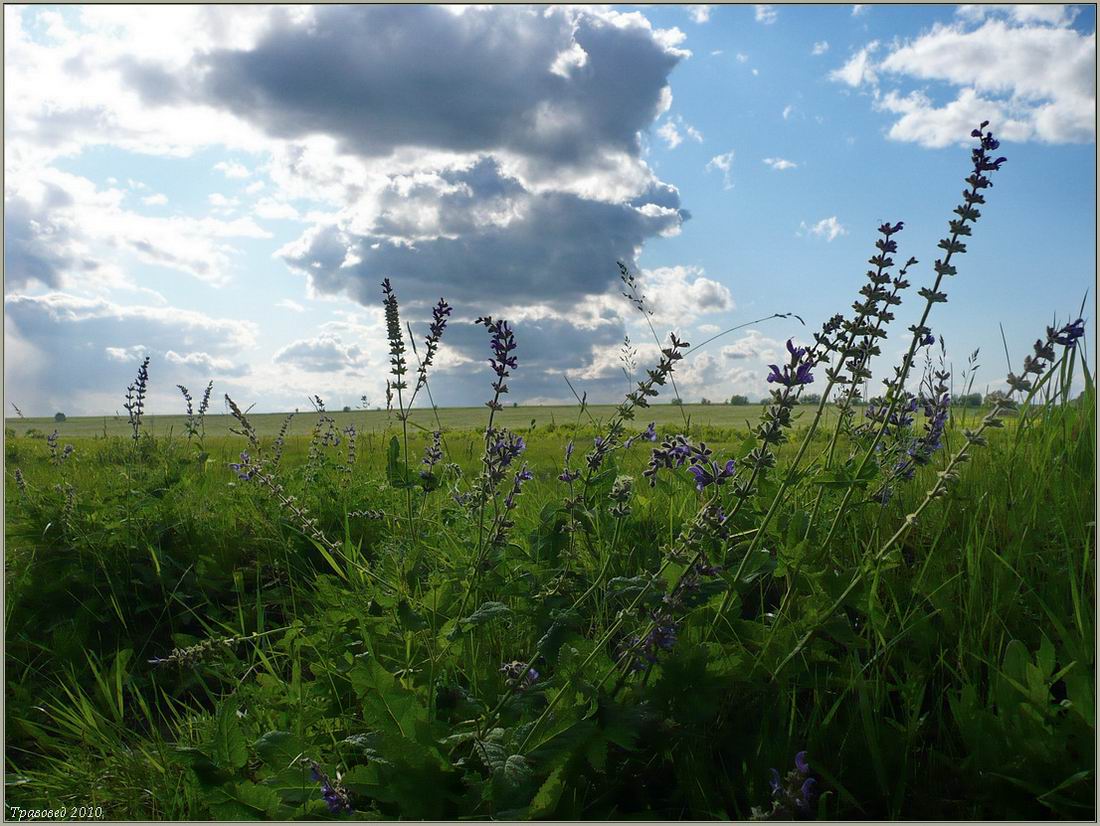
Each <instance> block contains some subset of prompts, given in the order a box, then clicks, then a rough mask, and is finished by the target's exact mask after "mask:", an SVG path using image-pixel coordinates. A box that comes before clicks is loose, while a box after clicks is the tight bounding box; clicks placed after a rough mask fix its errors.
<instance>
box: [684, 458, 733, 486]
mask: <svg viewBox="0 0 1100 826" xmlns="http://www.w3.org/2000/svg"><path fill="white" fill-rule="evenodd" d="M688 470H689V471H690V472H691V473H692V474H693V475H694V476H695V489H696V490H697V491H702V490H703V489H704V488H706V487H709V486H710V485H721V484H722V483H723V482H724V481H726V480H727V479H730V478H732V477H733V475H734V462H733V459H728V460H727V461H726V464H725V466H724V467H719V466H718V463H717V462H710V463H709V465H707V464H702V465H692V466H691V467H689V468H688Z"/></svg>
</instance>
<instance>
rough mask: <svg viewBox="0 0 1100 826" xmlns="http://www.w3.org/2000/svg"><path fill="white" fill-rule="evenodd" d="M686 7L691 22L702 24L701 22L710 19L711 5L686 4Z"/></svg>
mask: <svg viewBox="0 0 1100 826" xmlns="http://www.w3.org/2000/svg"><path fill="white" fill-rule="evenodd" d="M686 8H687V13H688V16H689V17H691V22H692V23H699V24H702V23H706V22H707V21H708V20H710V12H711V7H710V6H702V5H695V6H687V7H686Z"/></svg>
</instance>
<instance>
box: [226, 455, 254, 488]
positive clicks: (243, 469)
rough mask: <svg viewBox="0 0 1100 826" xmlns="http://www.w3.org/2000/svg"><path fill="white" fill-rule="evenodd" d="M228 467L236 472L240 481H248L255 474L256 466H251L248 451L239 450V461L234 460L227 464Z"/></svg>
mask: <svg viewBox="0 0 1100 826" xmlns="http://www.w3.org/2000/svg"><path fill="white" fill-rule="evenodd" d="M229 469H230V470H231V471H233V472H234V473H236V474H237V478H238V479H240V480H241V481H242V482H248V481H250V480H251V479H252V477H253V476H255V475H256V468H255V467H253V466H252V457H251V456H249V455H248V451H245V450H242V451H241V461H240V463H239V464H238V463H236V462H234V463H233V464H231V465H230V466H229Z"/></svg>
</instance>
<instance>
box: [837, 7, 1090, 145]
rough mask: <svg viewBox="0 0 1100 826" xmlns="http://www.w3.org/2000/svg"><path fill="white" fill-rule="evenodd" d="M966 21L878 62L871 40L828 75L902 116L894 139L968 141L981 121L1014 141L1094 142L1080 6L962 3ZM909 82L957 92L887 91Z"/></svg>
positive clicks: (898, 47)
mask: <svg viewBox="0 0 1100 826" xmlns="http://www.w3.org/2000/svg"><path fill="white" fill-rule="evenodd" d="M958 17H959V19H958V20H957V21H955V22H953V23H951V24H948V25H945V24H936V25H934V26H933V27H932V28H931V30H929V31H927V32H925V33H923V34H921V35H920V36H918V37H916V38H914V39H912V40H908V41H904V42H895V43H894V44H893V45H892V46H891V48H890V51H889V53H888V54H886V55H885V56H884V57H883V58H882V59H881V60H879V61H877V62H875V60H874V59H873V58H872V54H873V53H874V52H875V50H876V48H877V47H878V45H879V44H878V43H877V42H872V43H870V44H868V45H867V46H866V47H864V48H863V49H861V50H859V51H858V52H856V54H854V55H853V56H852V57H851V58H850V59H849V60H848V62H847V63H845V65H844V66H842V67H840V68H839V69H836V70H834V71H833V72H832V73H831V74H830V78H831V79H832V80H834V81H837V82H840V83H844V84H846V85H848V86H850V87H853V88H861V87H867V88H869V89H870V90H871V92H872V94H873V100H874V106H875V108H876V109H878V110H879V111H884V112H889V113H891V114H895V115H899V116H900V117H898V118H897V119H896V120H895V121H894V123H893V124H892V125H891V127H890V130H889V137H891V138H892V139H894V140H902V141H913V142H916V143H919V144H921V145H923V146H928V147H942V146H947V145H950V144H955V143H960V142H965V141H966V140H968V136H969V133H970V129H972V128H973V126H974V124H975V123H977V122H978V121H980V120H990V121H992V122H993V126H994V128H995V129H997V131H998V134H999V135H1000V136H1002V137H1003V138H1005V139H1008V140H1018V141H1026V140H1037V141H1042V142H1046V143H1086V142H1089V141H1092V140H1095V135H1096V128H1095V120H1096V34H1095V32H1093V33H1091V34H1082V33H1080V32H1078V31H1076V30H1075V29H1073V28H1071V27H1070V26H1069V24H1070V23H1071V22H1072V20H1073V18H1074V12H1073V11H1072V10H1070V9H1067V8H1066V7H1060V6H1034V7H1026V6H963V7H960V8H959V10H958ZM975 26H976V27H975ZM903 82H910V83H912V82H919V83H923V84H929V83H936V84H946V85H947V86H948V87H949V88H950V90H951V91H950V93H949V96H947V97H945V98H941V99H940V100H938V101H937V100H936V99H934V98H933V97H932V96H931V93H930V92H929V90H928V89H927V88H924V87H922V88H916V89H909V90H908V91H904V90H903V89H901V88H890V89H886V90H883V89H882V88H881V87H882V85H883V84H886V83H890V84H895V85H896V84H901V83H903ZM950 95H953V97H951V96H950Z"/></svg>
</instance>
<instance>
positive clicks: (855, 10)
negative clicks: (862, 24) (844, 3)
mask: <svg viewBox="0 0 1100 826" xmlns="http://www.w3.org/2000/svg"><path fill="white" fill-rule="evenodd" d="M870 8H871V7H870V6H868V5H867V4H865V3H856V4H854V5H853V6H852V17H859V16H860V15H862V14H866V13H867V10H868V9H870Z"/></svg>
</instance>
